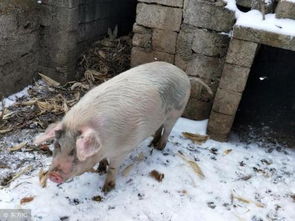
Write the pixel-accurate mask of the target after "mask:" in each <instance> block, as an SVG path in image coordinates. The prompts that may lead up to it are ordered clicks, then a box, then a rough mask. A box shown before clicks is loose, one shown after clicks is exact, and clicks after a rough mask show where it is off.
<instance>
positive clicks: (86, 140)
mask: <svg viewBox="0 0 295 221" xmlns="http://www.w3.org/2000/svg"><path fill="white" fill-rule="evenodd" d="M76 147H77V157H78V159H79V160H80V161H84V160H86V159H87V158H88V157H91V156H93V155H94V154H96V153H97V152H98V151H99V150H100V149H101V144H100V140H99V138H98V136H97V134H96V132H95V131H94V130H93V129H92V128H85V129H83V130H82V133H81V135H80V136H79V137H78V139H77V140H76Z"/></svg>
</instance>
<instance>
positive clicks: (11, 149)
mask: <svg viewBox="0 0 295 221" xmlns="http://www.w3.org/2000/svg"><path fill="white" fill-rule="evenodd" d="M26 145H27V142H22V143H20V144H17V145H15V146H13V147H11V148H9V149H8V151H9V152H12V151H17V150H20V149H21V148H23V147H25V146H26Z"/></svg>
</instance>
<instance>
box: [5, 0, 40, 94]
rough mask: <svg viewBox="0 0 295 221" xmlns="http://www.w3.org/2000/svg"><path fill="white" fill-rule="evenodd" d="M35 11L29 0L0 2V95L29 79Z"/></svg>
mask: <svg viewBox="0 0 295 221" xmlns="http://www.w3.org/2000/svg"><path fill="white" fill-rule="evenodd" d="M37 11H38V10H37V3H36V2H33V1H31V0H23V1H16V0H2V1H1V2H0V77H1V81H0V96H1V95H3V96H6V95H8V94H10V93H11V92H13V91H15V90H16V89H20V88H23V87H25V86H27V85H28V84H30V83H31V81H32V76H33V74H34V72H35V71H36V69H37V67H38V57H39V50H38V45H39V24H38V19H36V17H35V15H36V14H37Z"/></svg>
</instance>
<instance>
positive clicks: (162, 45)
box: [152, 29, 177, 54]
mask: <svg viewBox="0 0 295 221" xmlns="http://www.w3.org/2000/svg"><path fill="white" fill-rule="evenodd" d="M176 38H177V33H176V32H173V31H167V30H160V29H154V31H153V38H152V45H153V49H154V50H157V51H163V52H167V53H172V54H174V53H175V46H176Z"/></svg>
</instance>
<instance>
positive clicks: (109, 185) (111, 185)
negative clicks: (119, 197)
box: [102, 181, 116, 193]
mask: <svg viewBox="0 0 295 221" xmlns="http://www.w3.org/2000/svg"><path fill="white" fill-rule="evenodd" d="M115 185H116V184H115V182H114V181H109V182H107V183H105V184H104V185H103V187H102V191H103V192H104V193H107V192H110V191H111V190H112V189H114V188H115Z"/></svg>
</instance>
